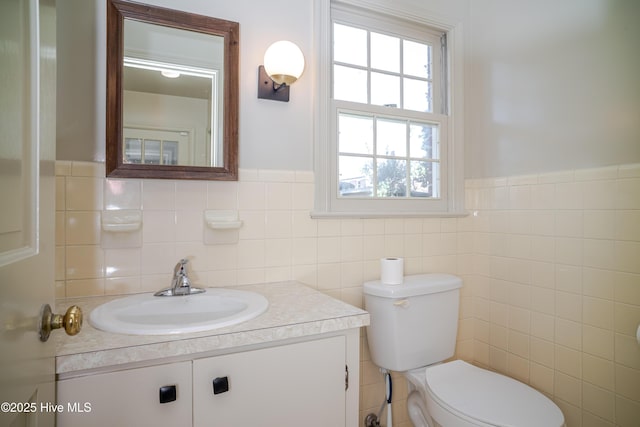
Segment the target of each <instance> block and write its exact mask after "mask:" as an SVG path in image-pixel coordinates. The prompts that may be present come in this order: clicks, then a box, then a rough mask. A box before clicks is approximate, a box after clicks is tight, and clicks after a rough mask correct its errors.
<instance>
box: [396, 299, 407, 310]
mask: <svg viewBox="0 0 640 427" xmlns="http://www.w3.org/2000/svg"><path fill="white" fill-rule="evenodd" d="M393 305H394V306H396V307H402V308H408V307H409V300H408V299H406V298H405V299H399V300H396V301H394V302H393Z"/></svg>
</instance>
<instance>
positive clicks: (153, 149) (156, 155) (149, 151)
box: [143, 139, 160, 165]
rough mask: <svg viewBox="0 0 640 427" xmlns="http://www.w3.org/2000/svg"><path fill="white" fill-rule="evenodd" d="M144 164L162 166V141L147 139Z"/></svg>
mask: <svg viewBox="0 0 640 427" xmlns="http://www.w3.org/2000/svg"><path fill="white" fill-rule="evenodd" d="M143 163H146V164H149V165H159V164H160V141H156V140H152V139H145V141H144V162H143Z"/></svg>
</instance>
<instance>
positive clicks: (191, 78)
mask: <svg viewBox="0 0 640 427" xmlns="http://www.w3.org/2000/svg"><path fill="white" fill-rule="evenodd" d="M108 4H109V7H108V13H107V17H108V20H107V21H108V22H107V24H108V25H107V27H108V30H107V44H108V48H107V51H108V55H109V57H108V59H107V68H108V70H107V175H108V176H127V177H139V178H172V179H176V178H178V179H181V178H185V179H187V178H190V179H237V109H238V107H237V106H238V102H237V97H238V79H237V74H238V68H237V66H238V41H237V37H238V24H237V23H234V22H230V21H224V20H219V19H216V18H210V17H206V16H201V15H193V14H189V13H185V12H179V11H174V10H170V9H163V8H156V7H151V6H147V5H142V4H139V3H129V2H127V1H121V0H109V1H108ZM116 53H117V56H116ZM113 61H116V62H117V66H115V65H114V63H113ZM110 74H112V75H110ZM110 148H111V149H110Z"/></svg>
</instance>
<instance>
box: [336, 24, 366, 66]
mask: <svg viewBox="0 0 640 427" xmlns="http://www.w3.org/2000/svg"><path fill="white" fill-rule="evenodd" d="M333 60H334V61H338V62H344V63H347V64H353V65H360V66H362V67H366V66H367V31H366V30H361V29H359V28H353V27H348V26H346V25H340V24H333Z"/></svg>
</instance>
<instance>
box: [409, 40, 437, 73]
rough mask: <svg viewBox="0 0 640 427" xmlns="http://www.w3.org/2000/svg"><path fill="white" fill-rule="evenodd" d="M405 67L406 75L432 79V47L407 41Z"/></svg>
mask: <svg viewBox="0 0 640 427" xmlns="http://www.w3.org/2000/svg"><path fill="white" fill-rule="evenodd" d="M403 45H404V52H403V53H404V55H403V60H404V61H403V66H404V69H403V70H404V74H408V75H410V76H415V77H422V78H425V79H430V78H431V46H429V45H427V44H424V43H416V42H412V41H409V40H405V41H404V43H403Z"/></svg>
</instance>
